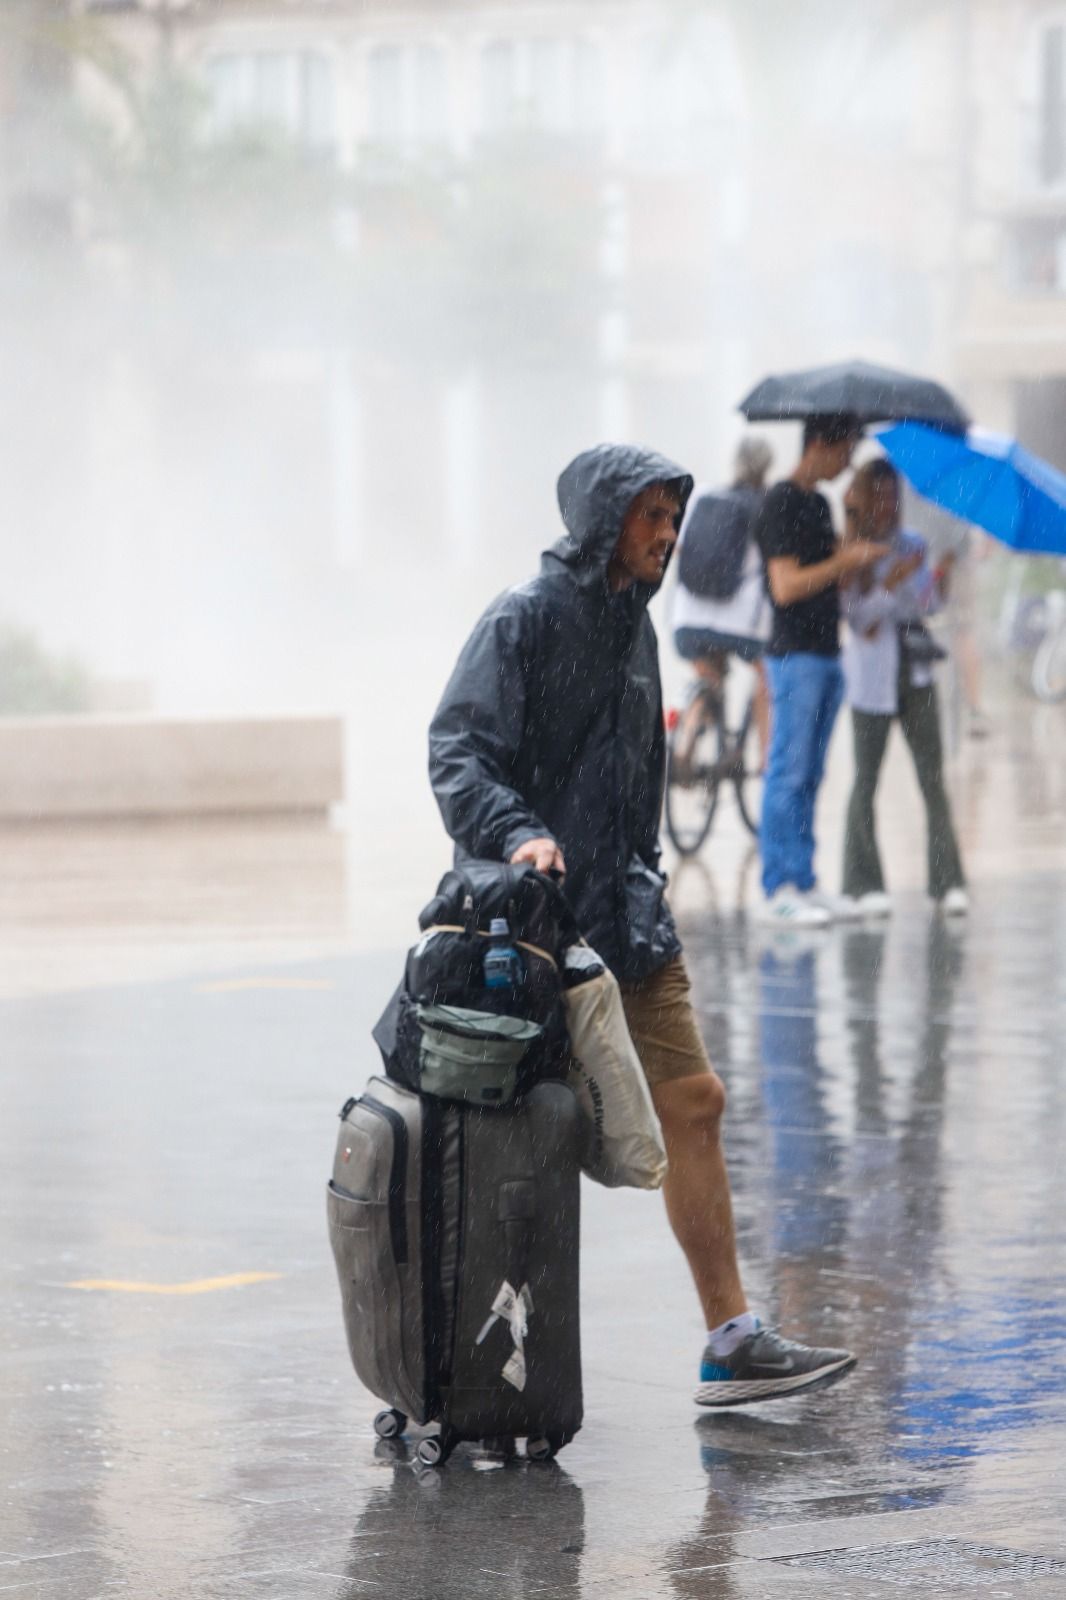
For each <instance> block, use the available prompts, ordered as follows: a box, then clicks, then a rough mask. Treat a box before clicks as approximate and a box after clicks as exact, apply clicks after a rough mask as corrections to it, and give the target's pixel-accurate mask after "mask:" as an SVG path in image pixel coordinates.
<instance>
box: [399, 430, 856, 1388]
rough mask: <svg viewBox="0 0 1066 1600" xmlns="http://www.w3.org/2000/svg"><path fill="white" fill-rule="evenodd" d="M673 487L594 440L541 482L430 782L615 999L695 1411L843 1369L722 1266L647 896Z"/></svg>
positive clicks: (685, 489) (678, 959)
mask: <svg viewBox="0 0 1066 1600" xmlns="http://www.w3.org/2000/svg"><path fill="white" fill-rule="evenodd" d="M691 492H692V479H691V477H689V475H688V474H687V473H685V472H683V471H682V469H681V468H680V467H678V466H676V465H675V464H674V463H673V462H671V461H668V460H666V459H665V458H664V457H663V456H660V455H658V454H656V453H655V452H654V451H651V450H644V449H639V448H636V447H633V446H628V445H598V446H596V447H595V448H594V449H592V450H587V451H585V452H584V453H583V454H582V455H580V456H578V457H577V459H576V460H574V461H572V462H571V463H570V465H569V466H568V467H567V468H566V470H565V471H564V472H563V474H562V476H561V477H560V479H559V506H560V509H561V511H562V516H563V522H564V524H565V526H566V533H565V534H564V535H563V537H562V538H561V539H559V540H558V542H557V543H556V544H555V545H553V546H552V548H551V549H550V550H548V551H546V552H545V554H544V557H543V559H542V563H541V570H540V572H539V574H538V575H537V576H536V577H535V578H532V579H531V580H530V581H529V582H528V583H524V584H520V585H519V586H518V587H517V588H514V589H510V590H508V591H507V592H506V593H505V594H503V595H501V596H500V597H499V598H498V599H497V600H495V601H494V602H493V603H492V605H490V607H489V608H488V610H487V611H486V612H485V614H484V615H483V616H482V618H481V620H480V621H479V622H478V623H477V625H476V626H475V628H474V631H473V633H472V634H471V636H470V638H469V639H468V640H467V643H466V645H465V646H464V647H463V650H462V652H461V653H460V656H459V660H458V662H457V664H456V667H455V670H454V672H453V673H452V676H451V679H450V681H449V683H448V686H447V688H446V689H445V691H444V696H443V698H442V700H441V703H440V705H439V707H438V709H437V712H436V715H435V716H434V718H433V723H432V726H431V728H430V738H429V745H430V779H431V782H432V784H433V790H434V793H435V795H436V798H437V803H438V805H439V806H440V809H441V813H442V815H443V818H444V823H445V826H446V827H447V829H448V832H449V833H450V834H451V836H452V838H453V839H454V840H455V843H456V846H457V854H458V855H459V856H464V855H465V856H467V857H475V858H481V859H486V860H498V861H515V862H518V861H529V862H532V863H533V864H534V865H535V866H536V867H537V868H538V869H539V870H540V871H542V872H547V871H550V870H553V869H554V870H556V871H559V872H565V874H566V889H567V896H568V898H569V900H570V903H571V905H572V906H573V908H574V910H575V912H576V914H577V918H578V921H579V923H580V924H581V926H582V928H583V930H584V932H585V934H586V936H587V938H588V940H589V942H590V944H592V945H593V946H594V948H595V949H596V950H597V951H598V952H599V954H600V955H601V957H602V958H603V959H604V960H605V961H606V962H607V964H608V965H609V966H610V968H611V970H612V971H613V972H614V973H615V975H616V977H617V978H618V980H619V983H620V984H621V987H622V996H623V1000H624V1003H625V1010H626V1018H627V1021H628V1023H629V1029H630V1032H631V1034H632V1036H633V1040H634V1043H635V1045H636V1048H637V1052H638V1054H639V1056H640V1059H641V1063H642V1065H643V1067H644V1071H645V1073H646V1075H647V1078H648V1082H649V1084H650V1087H651V1093H652V1099H653V1101H654V1104H655V1109H656V1112H657V1113H658V1116H659V1120H660V1122H661V1123H662V1128H663V1135H664V1138H665V1141H666V1150H667V1157H668V1161H669V1171H668V1174H667V1178H666V1182H665V1184H664V1191H663V1192H664V1196H665V1200H666V1207H667V1213H668V1216H669V1219H670V1223H671V1226H672V1228H673V1230H674V1233H675V1235H676V1236H677V1239H678V1242H679V1243H680V1245H681V1248H682V1250H683V1251H684V1253H685V1256H686V1258H687V1260H688V1264H689V1267H690V1269H691V1271H692V1275H693V1278H694V1279H695V1284H696V1289H697V1293H698V1294H699V1298H700V1303H701V1306H702V1308H703V1311H704V1315H705V1318H706V1327H707V1330H708V1336H707V1347H706V1349H705V1351H704V1356H703V1363H702V1367H701V1373H700V1385H699V1388H698V1389H697V1391H696V1400H697V1403H699V1404H701V1405H736V1404H739V1403H742V1402H744V1401H749V1400H764V1399H770V1398H772V1397H774V1396H776V1395H780V1394H789V1393H794V1392H796V1391H797V1390H800V1389H805V1388H809V1387H811V1386H812V1385H813V1384H817V1383H824V1382H827V1381H829V1380H830V1379H832V1378H835V1377H838V1376H839V1375H841V1374H842V1373H843V1372H845V1371H846V1370H847V1369H848V1368H849V1367H851V1366H852V1365H853V1364H854V1357H853V1356H852V1355H850V1354H849V1352H848V1351H846V1350H828V1349H811V1348H808V1347H807V1346H805V1345H801V1344H796V1343H794V1342H793V1341H791V1340H785V1339H782V1338H781V1337H780V1336H779V1335H778V1334H776V1333H774V1332H772V1331H771V1330H769V1329H767V1328H764V1327H763V1326H762V1325H761V1323H760V1322H759V1319H758V1318H757V1317H756V1316H755V1315H754V1314H753V1313H752V1312H751V1311H750V1310H749V1309H748V1304H747V1300H746V1298H745V1295H744V1289H743V1286H742V1283H741V1279H740V1273H739V1269H738V1266H737V1260H736V1246H735V1240H734V1232H733V1216H732V1204H731V1200H730V1194H729V1179H728V1176H727V1173H726V1167H725V1160H724V1157H723V1154H722V1147H721V1140H720V1126H721V1119H722V1113H723V1110H724V1107H725V1091H724V1088H723V1086H722V1083H721V1081H720V1079H719V1078H718V1077H717V1076H716V1074H715V1073H714V1072H713V1070H712V1068H711V1064H710V1061H709V1060H708V1057H707V1053H706V1050H705V1049H704V1046H703V1042H702V1040H701V1038H700V1034H699V1029H698V1027H697V1025H696V1019H695V1013H694V1011H693V1008H692V1002H691V998H690V993H689V982H688V976H687V974H686V972H685V966H684V962H683V960H682V955H681V943H680V940H679V939H678V936H677V931H676V929H675V927H674V923H673V919H672V917H671V915H670V911H669V908H668V907H667V904H666V901H665V899H664V898H663V889H664V887H665V879H664V878H663V877H662V876H661V875H660V872H659V841H658V834H659V813H660V808H661V804H662V789H663V776H664V764H665V763H664V737H663V711H662V690H661V685H660V681H659V658H658V647H657V643H656V637H655V630H654V628H653V626H652V623H651V619H650V617H649V616H648V603H649V601H650V600H651V599H652V597H653V596H654V594H655V593H656V591H657V589H658V588H659V585H660V584H661V582H662V579H663V575H664V573H665V570H666V566H667V563H668V561H669V559H670V556H671V553H672V551H673V548H674V544H675V542H676V540H677V530H678V527H679V526H680V521H681V516H682V513H683V512H684V509H685V504H686V502H687V500H688V497H689V495H690V494H691Z"/></svg>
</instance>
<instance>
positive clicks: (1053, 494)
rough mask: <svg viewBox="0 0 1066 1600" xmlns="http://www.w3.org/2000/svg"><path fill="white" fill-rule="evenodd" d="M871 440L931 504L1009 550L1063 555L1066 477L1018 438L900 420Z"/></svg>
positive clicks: (1065, 543) (1064, 545) (1064, 548)
mask: <svg viewBox="0 0 1066 1600" xmlns="http://www.w3.org/2000/svg"><path fill="white" fill-rule="evenodd" d="M877 442H878V443H879V444H880V445H881V446H882V448H883V450H884V452H885V454H886V455H887V456H888V458H889V460H890V461H891V462H892V463H893V465H894V466H896V467H898V468H899V470H900V472H902V474H903V476H904V477H905V478H906V479H907V481H908V482H909V483H910V484H912V485H913V486H914V488H915V489H917V491H918V493H919V494H921V495H924V496H925V498H926V499H927V500H932V501H933V503H934V504H935V505H938V506H943V507H944V510H945V511H951V512H954V514H955V516H957V517H961V518H962V520H963V521H964V522H975V523H976V524H977V526H978V527H979V528H984V529H986V531H987V532H988V533H990V534H992V535H993V537H994V538H996V539H999V540H1000V541H1001V542H1002V543H1003V544H1006V545H1010V546H1011V548H1012V549H1014V550H1024V551H1027V552H1028V553H1030V554H1032V555H1054V556H1066V476H1064V475H1063V474H1062V473H1061V472H1058V471H1056V469H1055V468H1054V467H1052V466H1049V465H1048V463H1047V462H1046V461H1041V459H1040V457H1039V456H1034V455H1033V454H1032V453H1031V452H1030V451H1028V450H1025V449H1023V447H1022V446H1021V445H1020V444H1018V443H1017V441H1016V440H1014V439H1008V438H1006V437H1005V436H1004V435H1003V434H998V433H989V432H987V431H986V430H985V429H984V428H970V429H969V431H968V432H967V433H966V434H965V436H964V437H962V438H960V437H959V436H958V435H956V434H950V433H943V432H941V431H940V430H939V429H937V428H927V427H924V426H923V425H922V424H921V423H920V422H901V423H899V424H897V425H896V426H895V427H892V428H886V429H885V430H884V431H883V432H881V433H879V434H878V435H877Z"/></svg>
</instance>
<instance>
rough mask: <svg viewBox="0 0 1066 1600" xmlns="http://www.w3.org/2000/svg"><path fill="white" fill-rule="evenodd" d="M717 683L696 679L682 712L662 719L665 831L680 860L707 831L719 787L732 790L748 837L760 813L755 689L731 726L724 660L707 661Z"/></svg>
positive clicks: (719, 657) (717, 657) (697, 846)
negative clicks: (664, 745) (664, 740)
mask: <svg viewBox="0 0 1066 1600" xmlns="http://www.w3.org/2000/svg"><path fill="white" fill-rule="evenodd" d="M708 659H709V661H710V662H711V663H712V665H713V666H714V667H716V668H717V674H716V678H713V679H712V678H699V679H697V680H696V682H695V684H694V685H693V689H692V695H691V698H690V699H689V702H688V704H687V705H686V706H685V708H684V710H683V711H677V710H672V711H670V712H669V714H668V716H667V719H666V731H667V732H666V796H665V806H664V813H665V815H664V820H665V822H666V832H667V835H668V836H669V838H670V841H671V843H672V844H673V846H674V849H675V850H676V851H677V853H678V854H679V855H682V856H692V855H695V854H696V852H697V851H698V850H699V849H700V847H701V846H702V844H703V843H704V841H705V840H706V838H707V835H708V834H709V833H710V831H711V825H712V823H713V822H714V817H715V813H716V811H717V809H718V797H719V794H720V792H721V790H722V786H723V785H727V786H730V785H731V786H732V788H733V791H734V793H735V795H736V801H737V809H738V810H739V812H740V816H741V819H742V821H743V823H744V826H745V827H746V828H747V830H748V832H749V833H751V834H753V835H755V836H757V835H758V832H759V818H760V815H761V812H762V782H763V775H762V753H761V750H760V748H759V735H758V729H757V727H756V725H755V695H754V688H753V687H752V688H751V689H749V692H748V694H747V696H746V698H745V699H744V700H743V702H742V705H741V708H740V717H739V721H737V722H736V723H735V725H734V726H731V723H732V722H733V720H734V719H733V718H732V717H731V715H730V707H729V700H730V697H729V695H728V694H727V692H726V691H727V684H728V676H729V658H728V656H727V655H726V654H725V652H724V651H723V652H717V651H716V652H715V654H714V655H713V656H711V657H709V658H708Z"/></svg>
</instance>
